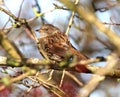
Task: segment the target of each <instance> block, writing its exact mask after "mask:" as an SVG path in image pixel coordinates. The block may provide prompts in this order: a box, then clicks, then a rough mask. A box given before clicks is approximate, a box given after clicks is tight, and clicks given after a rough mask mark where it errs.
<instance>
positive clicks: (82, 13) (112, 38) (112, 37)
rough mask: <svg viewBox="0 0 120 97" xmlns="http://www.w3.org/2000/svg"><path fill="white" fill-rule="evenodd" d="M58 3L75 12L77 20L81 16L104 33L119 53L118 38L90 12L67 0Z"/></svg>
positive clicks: (119, 40) (119, 44)
mask: <svg viewBox="0 0 120 97" xmlns="http://www.w3.org/2000/svg"><path fill="white" fill-rule="evenodd" d="M59 1H60V2H62V3H63V4H65V6H67V7H68V8H69V9H70V10H72V11H76V12H77V13H78V16H79V18H80V17H81V16H82V18H83V19H84V20H85V21H87V22H88V23H90V24H93V25H95V26H96V27H97V28H98V29H99V30H100V31H101V32H102V33H104V34H105V35H106V36H107V37H108V38H109V40H110V42H111V43H112V44H113V45H114V46H115V47H116V48H117V50H118V51H119V53H120V37H119V36H118V35H117V34H116V33H115V32H114V31H112V30H110V29H109V28H107V27H105V26H104V24H103V23H102V22H101V21H100V20H98V19H97V18H96V16H95V15H94V14H93V13H92V12H90V11H87V10H85V9H84V8H83V7H82V6H80V5H77V6H76V5H75V4H74V3H73V2H70V1H69V0H59Z"/></svg>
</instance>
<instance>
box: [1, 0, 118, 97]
mask: <svg viewBox="0 0 120 97" xmlns="http://www.w3.org/2000/svg"><path fill="white" fill-rule="evenodd" d="M72 1H73V0H72ZM36 2H37V3H36ZM36 4H38V5H39V7H40V9H39V7H38V6H37V5H36ZM55 4H56V5H58V6H63V4H62V3H60V2H59V1H58V0H0V6H2V7H4V8H5V9H7V10H9V11H10V12H12V13H13V14H14V15H15V16H17V17H20V18H25V19H27V20H29V21H30V20H31V19H33V18H35V17H36V16H35V13H34V10H33V8H35V9H36V10H37V11H40V13H45V14H44V16H42V17H38V18H37V19H35V20H31V22H29V24H30V26H31V27H32V29H33V30H36V29H38V28H40V27H41V26H42V25H43V23H49V24H52V25H54V26H56V27H58V28H59V29H60V30H61V31H62V32H63V33H64V32H65V31H66V29H67V26H68V23H69V19H70V16H71V11H69V10H64V9H55ZM79 4H80V5H81V6H83V8H85V9H86V10H88V11H91V12H92V13H93V14H95V15H96V17H98V18H99V19H100V20H101V22H102V23H103V24H104V25H105V26H106V27H108V28H110V29H112V30H113V31H115V33H117V34H118V35H119V34H120V33H119V31H120V27H119V26H120V19H119V14H120V1H119V0H80V2H79ZM86 17H87V16H86ZM0 27H1V29H10V28H11V27H12V20H10V19H9V16H8V15H6V14H5V13H3V12H2V11H1V12H0ZM6 34H7V36H8V38H9V39H10V40H11V41H13V42H14V43H15V44H16V45H17V47H18V48H19V50H20V51H21V52H22V54H23V55H24V56H25V57H26V58H42V56H41V55H40V53H39V51H38V49H37V47H36V43H35V41H34V40H33V39H32V38H31V37H30V33H26V31H25V29H24V28H23V27H20V28H13V27H12V28H11V29H10V30H7V31H6ZM36 35H37V37H38V38H39V36H40V34H39V33H38V32H36ZM69 40H70V42H71V43H72V45H73V46H74V47H75V48H76V49H77V50H79V51H81V52H82V53H83V54H85V55H86V56H88V57H90V58H95V57H98V56H103V57H105V56H107V55H108V54H110V53H111V52H112V51H114V50H115V48H114V46H113V45H112V44H111V43H110V41H109V39H108V38H107V37H106V36H105V35H104V34H103V33H101V32H100V31H99V30H98V29H97V28H96V27H95V26H94V25H93V24H89V23H87V22H85V21H84V20H83V18H82V17H81V18H78V15H77V14H75V16H74V19H73V24H72V27H71V28H70V31H69ZM0 56H7V54H6V52H5V51H4V49H3V48H2V47H0ZM104 64H105V63H104V62H100V63H97V64H93V65H96V66H104ZM2 76H3V75H2ZM90 77H91V74H84V73H82V74H80V78H81V79H82V80H83V81H84V82H85V83H86V82H87V81H88V80H89V79H90ZM16 86H17V91H14V92H13V93H12V94H10V96H9V97H13V95H14V97H18V96H17V95H18V92H21V91H24V89H25V87H24V86H20V85H16ZM18 87H19V88H18ZM21 87H22V88H21ZM23 87H24V88H23ZM19 89H20V90H19ZM43 90H44V89H43ZM119 90H120V84H119V81H118V80H117V78H107V79H106V80H105V81H103V82H101V83H100V85H99V86H98V87H97V89H95V90H94V91H93V92H92V93H91V95H90V97H120V92H119ZM44 93H45V94H44V95H43V96H40V97H50V95H49V94H48V93H47V92H46V90H44ZM45 95H46V96H45ZM19 97H21V96H19ZM30 97H31V96H30ZM37 97H38V96H37Z"/></svg>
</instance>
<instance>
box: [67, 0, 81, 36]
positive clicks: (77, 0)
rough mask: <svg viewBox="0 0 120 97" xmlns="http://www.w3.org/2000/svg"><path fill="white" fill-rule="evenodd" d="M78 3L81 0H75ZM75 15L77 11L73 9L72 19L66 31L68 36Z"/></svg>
mask: <svg viewBox="0 0 120 97" xmlns="http://www.w3.org/2000/svg"><path fill="white" fill-rule="evenodd" d="M78 3H79V0H75V5H77V4H78ZM74 15H75V11H72V14H71V17H70V20H69V23H68V27H67V29H66V32H65V34H66V35H67V36H68V33H69V30H70V28H71V26H72V23H73V18H74Z"/></svg>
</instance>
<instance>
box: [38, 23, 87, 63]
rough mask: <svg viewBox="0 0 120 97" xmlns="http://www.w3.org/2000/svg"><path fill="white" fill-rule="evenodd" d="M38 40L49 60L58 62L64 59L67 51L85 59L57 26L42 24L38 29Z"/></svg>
mask: <svg viewBox="0 0 120 97" xmlns="http://www.w3.org/2000/svg"><path fill="white" fill-rule="evenodd" d="M39 32H40V33H41V36H40V39H39V42H40V44H41V46H42V49H43V50H44V51H45V52H46V54H47V56H48V57H49V59H50V60H53V61H55V62H60V61H62V60H65V59H66V55H67V53H69V54H72V55H75V56H76V57H77V59H78V60H85V59H87V57H86V56H84V55H83V54H81V53H80V52H79V51H77V50H76V49H75V48H74V47H73V46H72V45H71V43H70V42H69V40H68V37H67V36H66V35H65V34H64V33H62V32H61V31H60V30H59V29H58V28H57V27H55V26H53V25H51V24H44V25H43V26H42V27H41V28H40V29H39Z"/></svg>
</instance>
